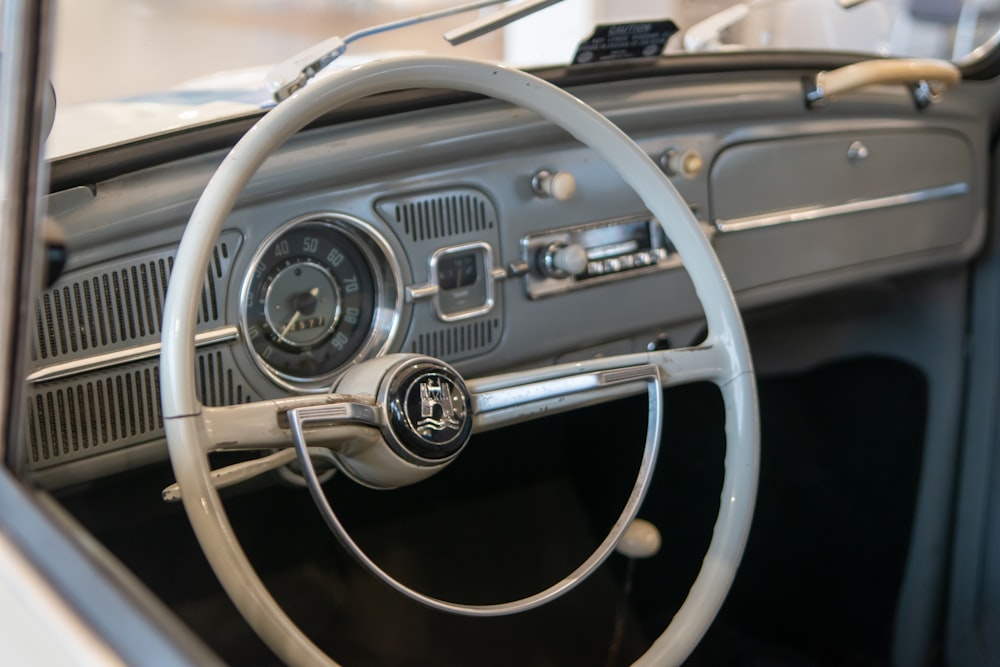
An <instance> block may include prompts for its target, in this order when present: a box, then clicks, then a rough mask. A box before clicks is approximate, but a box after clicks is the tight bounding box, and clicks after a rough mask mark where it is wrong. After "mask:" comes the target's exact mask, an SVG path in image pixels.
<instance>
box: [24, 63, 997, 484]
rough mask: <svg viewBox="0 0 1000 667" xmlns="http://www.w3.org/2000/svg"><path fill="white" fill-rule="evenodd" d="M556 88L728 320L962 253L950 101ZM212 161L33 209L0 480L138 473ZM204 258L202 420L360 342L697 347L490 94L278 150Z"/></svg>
mask: <svg viewBox="0 0 1000 667" xmlns="http://www.w3.org/2000/svg"><path fill="white" fill-rule="evenodd" d="M969 85H974V84H969ZM573 92H574V93H575V94H577V95H578V96H580V97H581V98H582V99H584V100H585V101H587V102H588V103H590V104H592V105H593V106H595V107H596V108H598V109H599V110H601V111H602V112H604V113H605V114H607V115H608V116H609V117H611V118H612V120H614V121H615V122H617V123H618V124H619V125H621V126H622V127H623V129H625V130H626V131H627V132H629V133H630V135H631V136H632V137H633V138H634V139H635V140H636V141H637V142H638V143H639V144H640V145H641V146H642V147H643V149H644V150H645V151H646V152H647V153H648V154H649V155H650V156H651V158H652V159H654V160H656V161H658V162H659V163H660V164H661V167H662V168H663V169H664V170H665V171H667V173H668V174H669V175H670V176H671V178H672V181H673V183H674V184H675V186H676V187H677V189H678V190H679V192H680V193H681V195H682V196H683V197H684V198H685V200H686V201H687V202H688V204H689V205H690V207H691V209H692V210H693V211H694V212H695V215H696V217H697V218H698V219H699V220H701V221H702V222H703V227H704V229H705V233H706V234H708V235H710V236H711V237H712V240H713V243H714V246H715V248H716V250H717V252H718V253H719V255H720V258H721V260H722V263H723V265H724V267H725V268H726V271H727V275H728V276H729V278H730V281H731V283H732V285H733V288H734V290H735V292H736V294H737V297H738V299H739V301H740V303H741V305H742V306H744V307H748V308H750V307H755V306H759V305H762V304H766V303H773V302H775V301H780V300H785V299H791V298H799V297H803V296H806V295H808V294H810V293H814V292H817V291H821V290H828V289H833V288H836V287H839V286H844V285H847V284H851V283H857V282H862V281H869V280H873V279H877V278H880V277H883V276H886V275H889V274H893V273H898V272H909V271H917V270H921V269H924V268H928V267H931V266H937V265H941V264H947V263H955V262H961V261H965V260H967V259H968V258H970V257H971V256H973V255H974V254H975V252H976V251H977V250H978V248H979V247H980V245H981V243H982V240H983V235H984V229H985V209H986V199H987V195H986V191H985V184H984V183H983V182H981V181H980V179H981V174H984V173H986V172H987V170H986V169H985V168H984V164H985V160H986V146H987V137H984V136H980V133H981V132H982V130H981V129H980V126H981V125H982V123H979V122H977V120H976V111H975V105H974V104H968V103H966V102H967V101H966V100H963V97H962V89H961V88H960V89H959V90H958V91H956V92H955V94H954V95H952V96H949V97H947V98H945V99H944V100H943V101H942V102H941V103H940V104H937V105H934V106H932V107H931V108H929V109H925V110H917V109H915V108H914V107H913V105H912V103H911V100H910V98H909V96H908V94H907V93H906V91H905V90H903V89H898V90H897V89H894V88H877V89H873V90H871V91H866V92H863V93H858V94H855V95H852V96H848V97H847V98H845V99H844V100H838V101H837V102H836V103H835V104H830V105H829V106H827V107H824V108H821V109H807V108H805V106H804V105H803V104H802V103H801V84H800V80H799V77H798V75H797V74H796V73H794V72H782V73H774V72H763V73H760V74H756V75H749V74H744V75H741V76H739V77H733V76H721V75H715V76H711V77H705V76H693V75H692V76H687V77H670V78H663V77H650V78H638V79H635V80H631V81H623V82H616V83H605V84H601V85H589V86H580V87H579V88H577V89H574V90H573ZM221 157H222V153H220V152H212V153H207V154H201V155H194V156H191V157H188V158H184V159H180V160H175V161H172V162H169V163H165V164H161V165H158V166H152V167H148V168H144V169H142V170H138V171H135V172H132V173H127V174H123V175H118V176H115V177H113V178H110V179H107V180H104V181H101V182H95V183H91V184H88V185H87V186H79V187H72V188H68V189H65V190H61V191H58V192H54V193H53V194H52V195H51V196H50V197H49V202H48V204H49V213H50V215H51V216H52V217H53V218H54V219H55V220H56V221H57V222H59V223H60V225H61V226H62V227H63V229H64V230H65V232H66V234H67V237H68V246H69V251H70V263H69V265H68V269H67V271H66V273H65V274H64V275H63V277H62V278H60V280H59V281H58V283H57V284H56V285H54V286H53V287H52V288H51V289H49V290H48V291H47V292H45V293H44V294H43V296H42V297H41V299H40V300H39V303H38V307H37V312H36V316H35V321H34V322H33V323H32V325H33V328H34V330H35V332H36V337H35V349H34V351H33V358H32V361H31V364H32V367H31V374H30V377H29V385H30V386H29V391H28V397H27V399H28V400H27V407H26V409H27V415H26V420H25V424H26V429H27V439H28V444H29V446H28V448H27V451H28V457H29V460H28V461H27V466H28V467H29V469H31V470H33V471H34V472H35V473H36V474H37V477H38V479H39V480H40V481H41V482H42V483H44V484H48V485H52V486H60V485H65V484H71V483H75V482H79V481H82V480H86V479H90V478H94V477H98V476H102V475H107V474H111V473H114V472H118V471H122V470H125V469H128V468H130V467H133V466H137V465H141V464H144V463H148V462H152V461H156V460H162V459H164V458H165V456H166V453H165V446H164V443H163V429H162V417H161V415H160V411H159V379H158V377H159V376H158V363H159V359H158V352H159V333H160V330H161V326H162V322H161V316H162V306H163V299H164V294H165V291H166V289H167V285H168V280H169V274H170V271H171V268H172V263H173V257H174V253H175V251H176V244H177V242H178V240H179V238H180V235H181V232H182V230H183V227H184V224H185V222H186V219H187V216H188V215H189V214H190V212H191V210H192V208H193V206H194V203H195V202H196V200H197V197H198V195H199V193H200V191H201V189H202V188H203V187H204V185H205V183H206V182H207V180H208V178H209V177H210V176H211V174H212V171H213V169H214V167H215V165H217V164H218V162H219V160H220V159H221ZM556 180H559V183H558V184H556V183H555V181H556ZM569 185H572V186H574V187H568V186H569ZM567 190H570V191H571V192H570V193H569V194H568V195H567ZM213 258H214V259H213V262H212V265H211V267H210V269H209V273H208V275H207V276H206V280H205V288H204V290H203V294H202V303H201V309H200V311H199V312H200V318H199V327H198V341H197V342H198V348H197V350H198V351H197V364H198V369H197V370H198V377H199V381H200V394H201V396H200V397H201V400H202V401H203V402H205V403H207V404H210V405H220V404H233V403H240V402H246V401H252V400H258V399H262V398H274V397H279V396H282V395H287V394H288V393H289V392H316V391H325V390H326V387H328V386H329V384H330V382H331V380H332V379H333V378H335V377H336V376H337V375H338V374H339V373H340V372H341V371H342V370H343V369H344V368H345V367H346V366H347V365H349V364H351V363H353V362H354V361H356V360H358V359H361V358H365V357H369V356H372V355H376V354H379V353H381V352H384V351H400V350H401V351H412V352H418V353H422V354H427V355H431V356H435V357H439V358H441V359H443V360H445V361H448V362H450V363H452V364H453V365H455V366H456V367H457V368H458V369H459V370H460V371H461V372H463V373H464V374H466V375H467V376H469V377H475V376H476V375H478V374H484V373H494V372H499V371H502V370H504V369H513V368H517V367H521V366H527V365H541V364H545V363H551V362H553V361H556V360H560V361H565V360H571V359H575V358H586V357H590V356H593V355H600V354H614V353H619V352H630V351H635V350H639V349H644V348H646V347H647V346H650V345H684V344H688V343H690V342H692V341H693V340H694V339H695V338H696V337H697V336H698V334H699V331H700V321H701V315H700V312H699V308H698V304H697V300H696V298H695V296H694V294H693V291H692V288H691V286H690V283H689V281H688V280H687V277H686V275H685V273H684V270H683V262H682V258H681V257H678V256H677V254H676V253H675V252H674V251H673V249H672V246H671V244H670V240H669V239H668V238H666V237H665V236H664V235H663V233H662V231H661V230H660V228H659V226H658V225H657V224H656V221H654V220H652V219H651V218H650V216H649V214H648V212H646V211H644V210H643V208H642V206H641V203H640V202H639V200H638V198H637V197H636V196H635V195H634V194H633V193H632V192H631V191H630V190H629V189H628V188H627V187H625V186H624V184H623V182H622V181H621V179H620V178H619V177H618V176H617V175H616V174H615V173H614V172H613V171H611V170H610V169H609V167H608V166H607V165H606V164H604V163H603V162H602V161H601V160H598V159H597V158H595V156H594V155H593V154H591V153H590V152H589V151H588V150H586V149H585V148H583V147H581V146H579V145H577V144H575V143H574V142H573V141H571V140H570V139H569V138H568V137H567V136H566V135H565V134H564V133H562V132H561V131H559V130H557V129H555V128H552V127H551V126H549V125H548V124H546V123H544V122H542V121H541V120H539V119H538V118H537V117H535V116H534V115H533V114H531V113H529V112H526V111H524V110H520V109H514V108H511V107H508V106H506V105H503V104H500V103H496V102H493V101H489V100H474V101H463V102H461V103H456V104H453V105H446V106H438V107H434V108H425V109H416V110H410V111H406V112H404V113H399V114H390V115H386V116H383V117H379V118H373V119H367V120H356V121H353V122H348V123H343V124H338V125H334V126H329V127H321V128H316V129H311V130H308V131H306V132H303V133H301V134H300V135H299V136H297V137H295V138H294V139H293V140H291V141H290V142H289V143H288V144H286V145H285V146H284V147H283V148H282V149H281V150H280V151H279V152H278V153H276V154H275V155H274V156H272V158H271V159H270V160H269V161H268V162H267V163H266V164H265V166H264V167H263V168H262V169H261V171H260V172H259V173H258V174H257V176H256V177H255V178H254V180H253V181H252V182H251V184H250V186H249V187H248V188H247V189H246V190H245V192H243V193H242V195H241V197H240V199H239V201H238V203H237V206H236V208H235V209H234V211H233V213H232V215H231V216H230V218H229V220H228V221H227V224H226V230H225V232H224V233H223V234H222V235H221V237H220V238H219V239H218V241H217V243H216V247H215V251H214V256H213Z"/></svg>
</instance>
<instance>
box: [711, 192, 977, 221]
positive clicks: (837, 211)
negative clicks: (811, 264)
mask: <svg viewBox="0 0 1000 667" xmlns="http://www.w3.org/2000/svg"><path fill="white" fill-rule="evenodd" d="M968 192H969V184H968V183H965V182H959V183H951V184H949V185H941V186H938V187H934V188H927V189H925V190H914V191H913V192H904V193H902V194H898V195H888V196H885V197H875V198H872V199H858V200H855V201H850V202H847V203H846V204H837V205H834V206H806V207H803V208H795V209H786V210H784V211H776V212H774V213H764V214H762V215H751V216H747V217H745V218H734V219H732V220H716V221H715V228H716V229H717V230H718V231H719V232H743V231H747V230H750V229H761V228H764V227H775V226H777V225H785V224H788V223H790V222H811V221H813V220H821V219H823V218H832V217H835V216H838V215H848V214H850V213H864V212H866V211H877V210H879V209H884V208H892V207H895V206H906V205H908V204H917V203H920V202H927V201H934V200H938V199H947V198H949V197H957V196H959V195H964V194H967V193H968Z"/></svg>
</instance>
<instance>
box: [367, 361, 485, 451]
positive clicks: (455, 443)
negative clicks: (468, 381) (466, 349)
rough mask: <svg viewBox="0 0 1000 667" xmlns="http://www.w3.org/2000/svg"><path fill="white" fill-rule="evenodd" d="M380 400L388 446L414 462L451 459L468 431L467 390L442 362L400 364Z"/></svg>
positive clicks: (470, 402) (467, 437)
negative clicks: (385, 416) (385, 415)
mask: <svg viewBox="0 0 1000 667" xmlns="http://www.w3.org/2000/svg"><path fill="white" fill-rule="evenodd" d="M386 404H387V407H388V409H389V425H390V428H391V431H392V434H393V436H394V437H393V438H392V439H393V440H395V443H390V444H398V446H399V447H401V448H402V449H403V450H405V451H399V450H397V452H398V453H400V454H404V456H406V457H407V458H409V459H411V460H413V457H416V460H413V462H415V463H419V462H421V461H427V462H438V461H441V460H442V459H447V458H451V457H452V456H453V455H454V454H456V453H458V451H459V450H460V449H461V448H462V447H464V446H465V443H466V442H468V440H469V437H470V435H471V434H472V401H471V399H470V398H469V391H468V389H467V388H466V387H465V383H464V382H463V381H462V378H461V377H459V375H458V373H456V372H455V371H454V370H452V368H451V367H450V366H447V365H446V364H444V363H442V362H439V361H435V360H433V359H429V358H427V357H424V358H420V359H417V360H415V361H413V362H412V363H410V364H407V365H405V366H403V367H402V368H401V369H400V370H399V371H398V372H397V373H396V375H395V376H394V377H393V378H392V380H391V382H390V383H389V390H388V395H387V397H386ZM394 449H396V447H394Z"/></svg>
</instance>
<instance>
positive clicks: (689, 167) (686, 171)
mask: <svg viewBox="0 0 1000 667" xmlns="http://www.w3.org/2000/svg"><path fill="white" fill-rule="evenodd" d="M659 162H660V168H661V169H663V171H664V173H665V174H666V175H667V176H683V177H684V178H694V177H695V176H697V175H698V174H699V173H700V172H701V170H702V167H704V166H705V163H704V161H703V160H702V158H701V154H700V153H699V152H698V151H695V150H686V151H681V150H678V149H676V148H668V149H667V150H665V151H663V153H662V154H661V155H660V160H659Z"/></svg>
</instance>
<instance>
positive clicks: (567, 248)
mask: <svg viewBox="0 0 1000 667" xmlns="http://www.w3.org/2000/svg"><path fill="white" fill-rule="evenodd" d="M539 264H540V268H541V270H542V273H544V274H545V275H547V276H549V277H552V278H565V277H567V276H577V275H580V274H581V273H583V272H584V271H586V270H587V249H586V248H584V247H583V246H582V245H580V244H579V243H551V244H549V245H548V246H546V247H545V249H544V250H542V253H541V261H540V262H539Z"/></svg>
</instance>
